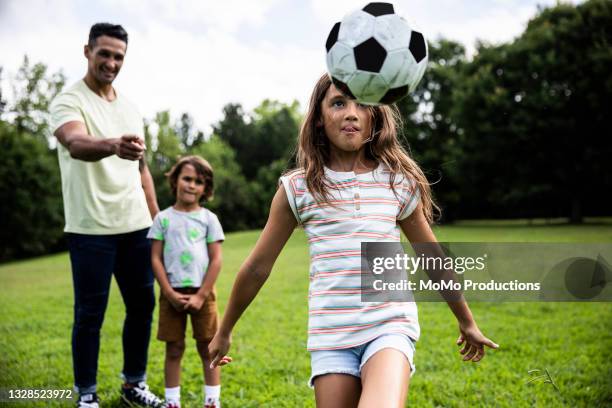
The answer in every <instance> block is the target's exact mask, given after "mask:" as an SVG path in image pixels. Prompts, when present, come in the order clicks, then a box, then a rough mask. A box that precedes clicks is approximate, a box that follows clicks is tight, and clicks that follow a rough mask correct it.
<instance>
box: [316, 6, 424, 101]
mask: <svg viewBox="0 0 612 408" xmlns="http://www.w3.org/2000/svg"><path fill="white" fill-rule="evenodd" d="M325 47H326V48H327V69H328V72H329V74H330V76H331V78H332V81H333V82H334V84H335V85H336V87H337V88H338V89H339V90H340V91H341V92H343V93H344V94H345V95H347V96H348V97H350V98H352V99H356V100H357V101H359V102H360V103H363V104H367V105H380V104H390V103H393V102H395V101H398V100H399V99H401V98H402V97H404V96H406V95H407V94H408V93H409V92H412V91H414V89H415V88H416V87H417V85H418V84H419V81H420V80H421V78H423V74H424V73H425V68H426V67H427V59H428V58H427V55H428V52H427V41H426V40H425V37H423V34H422V33H420V32H418V31H415V30H414V29H413V28H412V27H410V25H409V24H408V22H407V21H406V20H405V19H404V18H403V17H401V16H400V15H398V14H395V11H394V9H393V5H392V4H390V3H369V4H368V5H366V6H365V7H364V8H363V9H361V10H357V11H354V12H352V13H350V14H347V15H346V16H345V17H344V18H343V19H342V21H341V22H339V23H336V24H335V25H334V26H333V28H332V29H331V31H330V33H329V36H328V37H327V42H326V44H325Z"/></svg>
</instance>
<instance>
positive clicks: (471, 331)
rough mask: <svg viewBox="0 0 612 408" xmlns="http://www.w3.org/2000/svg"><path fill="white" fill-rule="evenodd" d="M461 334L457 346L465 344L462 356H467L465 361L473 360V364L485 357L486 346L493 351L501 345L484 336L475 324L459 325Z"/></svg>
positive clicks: (464, 358)
mask: <svg viewBox="0 0 612 408" xmlns="http://www.w3.org/2000/svg"><path fill="white" fill-rule="evenodd" d="M459 332H460V333H461V334H460V335H459V338H458V339H457V345H458V346H461V345H462V344H464V343H465V344H464V346H463V349H461V351H460V353H461V354H464V355H465V357H463V361H469V360H472V362H474V363H476V362H478V361H480V360H482V359H483V357H484V356H485V348H484V346H487V347H490V348H492V349H496V348H498V347H499V345H497V344H495V343H494V342H493V341H492V340H491V339H488V338H487V337H485V336H484V335H483V334H482V332H481V331H480V329H479V328H478V326H477V325H476V323H475V322H471V323H466V324H459Z"/></svg>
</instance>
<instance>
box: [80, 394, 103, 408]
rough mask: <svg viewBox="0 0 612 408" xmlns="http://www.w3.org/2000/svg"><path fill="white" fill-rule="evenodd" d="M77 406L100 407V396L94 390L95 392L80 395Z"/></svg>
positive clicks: (82, 407) (81, 407)
mask: <svg viewBox="0 0 612 408" xmlns="http://www.w3.org/2000/svg"><path fill="white" fill-rule="evenodd" d="M76 406H77V408H100V398H98V395H97V394H96V393H95V392H94V393H93V394H83V395H79V399H78V400H77V402H76Z"/></svg>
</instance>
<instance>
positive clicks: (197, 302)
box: [166, 290, 207, 312]
mask: <svg viewBox="0 0 612 408" xmlns="http://www.w3.org/2000/svg"><path fill="white" fill-rule="evenodd" d="M166 297H167V298H168V300H169V301H170V304H172V306H173V307H174V308H175V309H176V310H177V311H179V312H182V311H185V310H187V311H192V312H197V311H198V310H200V309H201V308H202V305H203V304H204V301H205V300H206V297H207V296H200V295H198V294H194V295H185V294H183V293H180V292H177V291H175V290H173V291H170V293H167V294H166Z"/></svg>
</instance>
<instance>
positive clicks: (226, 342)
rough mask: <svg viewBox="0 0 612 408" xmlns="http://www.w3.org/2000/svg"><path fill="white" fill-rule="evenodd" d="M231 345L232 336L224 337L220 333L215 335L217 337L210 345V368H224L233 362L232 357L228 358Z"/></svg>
mask: <svg viewBox="0 0 612 408" xmlns="http://www.w3.org/2000/svg"><path fill="white" fill-rule="evenodd" d="M231 344H232V336H231V335H229V336H224V335H222V334H221V333H219V332H217V334H215V337H213V339H212V341H211V342H210V344H209V345H208V354H209V355H210V359H211V363H210V368H215V367H217V366H224V365H226V364H229V363H231V362H232V358H231V357H230V356H226V354H227V352H228V351H229V349H230V345H231Z"/></svg>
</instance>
